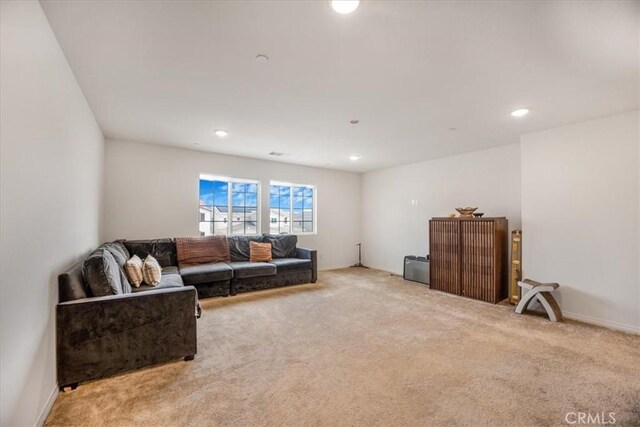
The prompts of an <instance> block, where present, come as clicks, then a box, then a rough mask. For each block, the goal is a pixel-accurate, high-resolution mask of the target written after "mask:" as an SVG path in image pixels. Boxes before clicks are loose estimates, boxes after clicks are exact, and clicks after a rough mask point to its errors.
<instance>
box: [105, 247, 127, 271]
mask: <svg viewBox="0 0 640 427" xmlns="http://www.w3.org/2000/svg"><path fill="white" fill-rule="evenodd" d="M101 247H102V248H104V249H106V250H108V251H109V253H110V254H111V255H113V258H114V259H115V260H116V262H117V263H118V266H119V267H120V268H124V263H125V262H127V261H128V260H129V258H130V257H129V251H128V250H127V248H126V247H125V246H124V245H123V244H122V242H109V243H105V244H103V245H102V246H101Z"/></svg>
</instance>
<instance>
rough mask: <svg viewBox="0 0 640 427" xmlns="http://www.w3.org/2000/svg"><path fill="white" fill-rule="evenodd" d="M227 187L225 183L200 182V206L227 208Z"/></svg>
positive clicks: (202, 180)
mask: <svg viewBox="0 0 640 427" xmlns="http://www.w3.org/2000/svg"><path fill="white" fill-rule="evenodd" d="M228 191H229V186H228V184H227V183H226V182H225V181H209V180H205V179H201V180H200V204H201V205H207V206H211V205H216V206H227V203H228Z"/></svg>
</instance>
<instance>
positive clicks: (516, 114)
mask: <svg viewBox="0 0 640 427" xmlns="http://www.w3.org/2000/svg"><path fill="white" fill-rule="evenodd" d="M527 114H529V109H528V108H518V109H517V110H513V111H512V112H511V115H512V116H513V117H524V116H526V115H527Z"/></svg>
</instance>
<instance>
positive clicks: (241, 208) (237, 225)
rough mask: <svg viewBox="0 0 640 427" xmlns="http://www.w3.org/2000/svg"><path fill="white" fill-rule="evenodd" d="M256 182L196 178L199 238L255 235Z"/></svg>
mask: <svg viewBox="0 0 640 427" xmlns="http://www.w3.org/2000/svg"><path fill="white" fill-rule="evenodd" d="M259 188H260V185H259V183H258V181H251V180H247V179H237V178H226V177H218V176H213V175H204V174H203V175H200V227H199V228H200V235H201V236H210V235H212V234H228V235H231V234H258V233H259V232H260V229H259V221H260V214H259V209H258V200H259V197H258V195H259V194H260V191H259Z"/></svg>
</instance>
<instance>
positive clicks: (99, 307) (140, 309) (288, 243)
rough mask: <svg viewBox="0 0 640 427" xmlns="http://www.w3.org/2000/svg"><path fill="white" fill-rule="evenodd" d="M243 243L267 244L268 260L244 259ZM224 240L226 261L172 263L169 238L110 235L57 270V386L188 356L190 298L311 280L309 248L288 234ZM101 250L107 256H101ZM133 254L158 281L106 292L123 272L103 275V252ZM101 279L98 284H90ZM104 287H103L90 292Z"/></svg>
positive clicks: (193, 305)
mask: <svg viewBox="0 0 640 427" xmlns="http://www.w3.org/2000/svg"><path fill="white" fill-rule="evenodd" d="M251 241H259V242H269V243H271V245H272V255H273V260H272V261H270V262H264V263H262V262H249V243H250V242H251ZM228 242H229V249H230V259H231V261H230V262H219V263H211V264H201V265H190V266H183V267H179V266H178V262H177V254H176V245H175V241H174V239H168V238H167V239H152V240H118V241H116V242H111V243H106V244H104V245H102V246H101V247H99V248H98V249H96V250H95V251H94V252H93V253H92V254H90V255H89V256H88V257H87V258H86V259H84V260H82V261H80V262H78V263H76V264H75V265H74V266H72V267H71V268H69V269H68V270H67V271H65V272H64V273H62V274H60V275H59V276H58V290H59V303H58V305H57V307H56V330H57V337H56V338H57V369H58V385H59V386H60V388H61V389H64V388H65V387H66V386H71V387H72V388H75V386H77V384H78V383H79V382H83V381H88V380H92V379H96V378H102V377H105V376H108V375H112V374H116V373H119V372H123V371H127V370H131V369H137V368H141V367H144V366H149V365H152V364H156V363H162V362H167V361H170V360H174V359H178V358H184V359H185V360H191V359H193V357H194V356H195V354H196V352H197V342H196V338H197V334H196V317H197V316H198V313H199V304H198V297H201V298H204V297H213V296H229V295H235V294H237V293H240V292H249V291H255V290H261V289H268V288H273V287H279V286H288V285H296V284H302V283H315V282H316V280H317V271H318V267H317V252H316V251H315V250H311V249H303V248H298V247H296V243H297V238H296V236H292V235H262V236H233V237H229V238H228ZM104 252H110V254H113V257H111V255H110V254H107V255H106V257H105V256H103V254H104ZM134 254H135V255H138V256H139V257H140V258H142V259H144V258H145V257H146V256H147V255H151V256H153V257H154V258H156V259H157V260H158V263H159V264H160V265H161V267H162V279H161V281H160V283H159V284H158V285H157V286H154V287H152V286H147V285H144V284H143V285H142V286H140V287H139V288H135V287H131V286H130V285H129V284H128V282H127V283H121V284H120V286H121V288H120V289H123V291H122V293H117V294H113V293H114V292H112V290H111V288H115V287H116V286H115V285H114V281H118V280H120V281H121V282H125V281H126V280H127V279H126V276H123V275H122V274H121V275H119V276H118V277H115V276H117V275H118V274H117V272H116V271H115V268H114V267H113V265H112V266H111V273H112V274H111V275H112V276H113V277H111V278H109V280H107V278H106V277H104V274H102V273H101V274H96V273H95V270H96V269H97V270H100V268H101V267H102V265H101V264H100V263H102V262H105V261H104V260H103V259H104V258H107V257H108V258H109V259H111V260H114V259H115V262H116V263H117V264H118V269H121V268H122V265H120V263H121V259H123V258H128V257H129V256H133V255H134ZM112 262H113V261H112ZM96 266H97V267H96ZM104 267H105V271H108V270H109V268H107V267H108V266H104ZM101 281H103V282H104V283H96V282H101ZM98 285H101V286H102V287H100V286H98ZM109 286H111V288H109ZM105 288H106V289H108V290H109V292H106V291H105V292H104V293H102V291H100V292H101V293H100V294H99V295H100V296H96V295H95V294H96V293H98V291H97V290H102V289H105ZM129 291H130V292H129ZM107 293H108V294H107Z"/></svg>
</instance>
